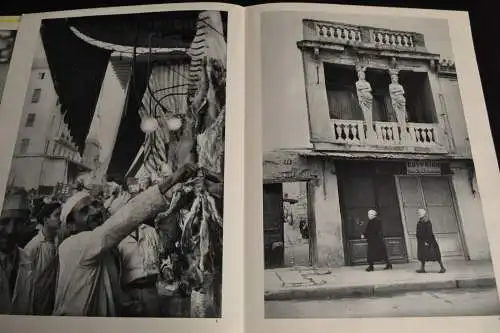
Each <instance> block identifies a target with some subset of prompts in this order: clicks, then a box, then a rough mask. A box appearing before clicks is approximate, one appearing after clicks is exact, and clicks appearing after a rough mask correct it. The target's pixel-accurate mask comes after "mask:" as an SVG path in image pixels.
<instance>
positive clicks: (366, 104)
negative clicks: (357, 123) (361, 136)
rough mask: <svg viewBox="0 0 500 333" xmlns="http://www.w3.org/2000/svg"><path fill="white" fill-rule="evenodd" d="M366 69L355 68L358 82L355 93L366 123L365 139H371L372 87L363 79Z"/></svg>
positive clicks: (372, 131)
mask: <svg viewBox="0 0 500 333" xmlns="http://www.w3.org/2000/svg"><path fill="white" fill-rule="evenodd" d="M365 70H366V67H362V66H357V67H356V71H357V72H358V81H357V82H356V91H357V94H358V102H359V106H360V107H361V111H363V116H364V118H365V122H366V128H367V133H366V135H367V137H371V135H372V134H373V133H374V130H373V95H372V87H371V85H370V83H369V82H368V81H366V79H365Z"/></svg>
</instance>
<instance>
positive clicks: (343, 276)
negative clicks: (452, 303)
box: [264, 260, 496, 301]
mask: <svg viewBox="0 0 500 333" xmlns="http://www.w3.org/2000/svg"><path fill="white" fill-rule="evenodd" d="M445 265H446V268H447V271H446V273H444V274H439V273H438V271H439V266H438V265H437V264H436V263H433V264H431V265H429V266H428V267H427V270H428V273H427V274H418V273H416V272H415V269H416V268H418V264H415V263H409V264H399V265H394V268H393V269H392V270H387V271H384V270H382V268H383V265H382V266H380V265H379V266H377V267H376V269H375V272H365V268H366V267H364V266H355V267H348V266H343V267H336V268H314V267H299V266H295V267H290V268H280V269H268V270H265V273H264V288H265V292H264V299H265V300H267V301H285V300H304V299H312V300H316V299H334V298H344V297H367V296H368V297H369V296H386V295H388V294H390V295H395V294H399V293H403V292H414V291H432V290H444V289H462V288H494V287H496V281H495V276H494V273H493V266H492V264H491V261H489V260H484V261H481V260H479V261H465V260H449V261H446V262H445Z"/></svg>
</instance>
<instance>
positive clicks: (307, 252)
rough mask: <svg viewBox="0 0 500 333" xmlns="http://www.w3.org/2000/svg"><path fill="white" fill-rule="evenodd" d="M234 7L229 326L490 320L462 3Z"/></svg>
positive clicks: (491, 270)
mask: <svg viewBox="0 0 500 333" xmlns="http://www.w3.org/2000/svg"><path fill="white" fill-rule="evenodd" d="M247 18H248V22H247V50H248V51H247V63H246V66H247V76H246V77H247V81H246V82H247V83H246V84H247V87H246V89H247V110H248V112H247V123H246V125H247V127H246V131H247V133H251V134H250V135H251V136H252V140H247V141H246V145H245V147H246V148H245V149H246V150H245V153H246V155H245V159H246V160H245V166H246V170H247V172H246V182H245V198H246V199H245V214H246V215H245V218H246V220H247V221H251V223H246V224H245V226H246V227H245V244H246V247H245V253H246V255H245V258H246V262H245V263H246V266H245V329H246V330H248V331H249V332H253V331H258V332H303V331H311V330H315V331H329V332H343V331H346V330H347V331H353V332H368V331H370V332H372V331H373V330H374V329H375V330H376V331H381V332H382V331H383V332H396V331H397V332H400V331H404V332H420V331H421V330H422V327H426V328H428V329H431V328H432V330H433V331H434V330H436V331H440V332H470V331H480V332H489V331H494V330H498V328H499V325H500V324H499V323H498V315H499V314H500V302H499V297H498V295H499V294H498V289H497V279H496V276H498V272H499V271H498V267H497V266H498V265H497V263H498V260H500V248H499V247H498V243H499V242H498V241H499V238H498V237H499V233H498V223H497V220H498V217H497V214H496V206H497V201H498V194H497V188H498V187H499V185H500V183H499V180H500V179H499V172H498V165H497V160H496V156H495V152H494V147H493V142H492V138H491V132H490V127H489V124H488V117H487V112H486V106H485V103H484V98H483V93H482V90H481V84H480V79H479V74H478V69H477V64H476V60H475V54H474V49H473V44H472V36H471V30H470V26H469V20H468V16H467V13H464V12H451V11H450V12H447V11H431V10H419V9H413V10H412V9H396V8H391V9H388V8H379V7H359V6H337V5H320V4H271V5H262V6H256V7H251V8H249V9H248V11H247Z"/></svg>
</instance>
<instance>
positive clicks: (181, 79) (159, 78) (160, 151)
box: [139, 62, 189, 178]
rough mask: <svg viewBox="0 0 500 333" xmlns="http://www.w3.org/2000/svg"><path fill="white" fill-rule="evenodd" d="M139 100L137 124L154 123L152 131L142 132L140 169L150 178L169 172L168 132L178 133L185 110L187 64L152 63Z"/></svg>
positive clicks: (187, 81) (170, 167) (170, 166)
mask: <svg viewBox="0 0 500 333" xmlns="http://www.w3.org/2000/svg"><path fill="white" fill-rule="evenodd" d="M151 67H152V69H151V74H150V77H149V81H148V84H147V86H146V90H145V93H144V96H143V99H142V103H141V107H140V110H139V114H140V116H141V121H142V122H145V121H146V120H147V119H150V120H151V119H156V124H157V126H156V128H155V130H151V131H147V130H146V131H145V132H146V135H145V141H144V153H143V154H144V156H143V161H144V169H145V171H146V172H147V174H148V176H149V177H151V178H155V177H159V176H161V175H165V174H168V173H170V172H171V171H172V165H170V163H169V156H168V155H169V154H168V145H169V142H170V139H171V131H176V130H178V129H179V126H180V122H182V119H183V115H184V114H185V113H186V110H187V93H188V85H189V78H188V76H187V75H188V72H189V63H188V62H183V63H152V64H151Z"/></svg>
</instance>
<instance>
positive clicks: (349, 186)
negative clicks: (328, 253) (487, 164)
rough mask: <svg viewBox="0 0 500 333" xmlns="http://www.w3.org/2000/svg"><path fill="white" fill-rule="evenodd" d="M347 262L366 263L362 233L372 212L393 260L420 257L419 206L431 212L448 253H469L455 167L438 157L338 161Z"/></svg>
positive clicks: (439, 238) (410, 259)
mask: <svg viewBox="0 0 500 333" xmlns="http://www.w3.org/2000/svg"><path fill="white" fill-rule="evenodd" d="M336 166H337V172H338V179H339V197H340V210H341V214H342V227H343V236H344V253H345V256H344V258H345V261H346V265H358V264H365V263H366V249H367V244H366V241H365V240H364V239H362V238H361V234H362V232H363V230H364V227H365V225H366V223H367V212H368V210H370V209H375V210H376V211H377V212H378V213H379V217H380V219H381V220H382V222H383V233H384V238H385V242H386V245H387V250H388V254H389V258H390V259H391V261H392V262H394V263H398V262H400V263H403V262H408V261H413V260H416V259H417V250H416V249H417V241H416V224H417V222H418V217H417V213H416V212H417V209H419V208H424V209H426V210H427V212H428V213H429V216H430V219H431V221H432V225H433V229H434V233H435V235H436V238H437V241H438V243H439V244H440V247H441V251H442V255H443V257H445V258H452V257H457V258H463V257H464V256H465V254H466V251H465V246H464V240H463V235H462V231H461V227H460V225H461V221H460V218H459V214H458V210H457V203H456V199H455V193H454V189H453V183H452V177H451V172H450V169H449V167H448V164H447V163H445V162H440V161H433V160H418V161H406V162H371V161H360V162H355V161H337V162H336Z"/></svg>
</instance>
